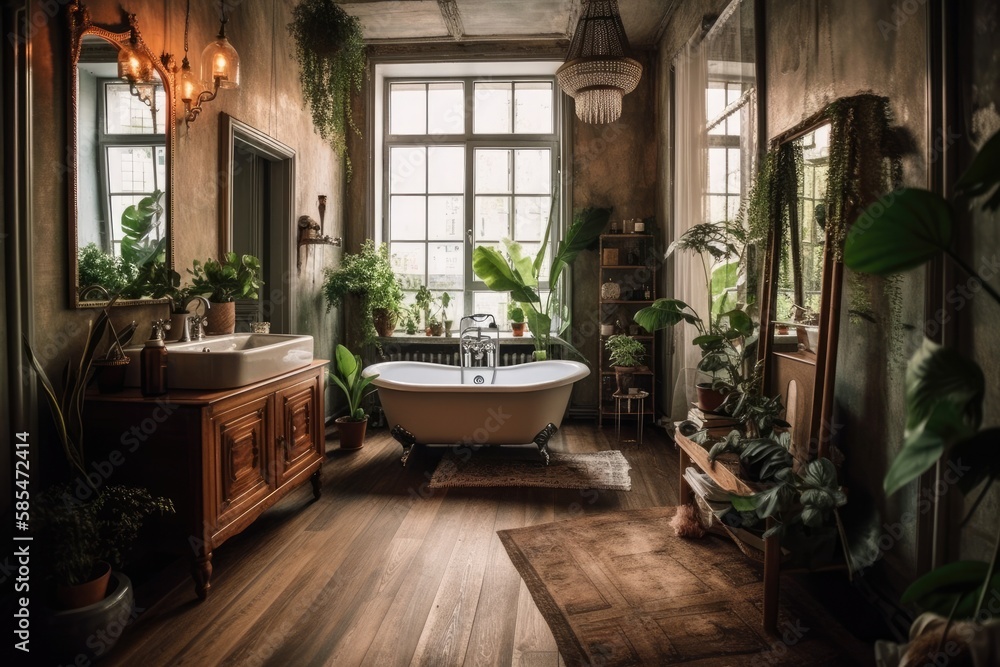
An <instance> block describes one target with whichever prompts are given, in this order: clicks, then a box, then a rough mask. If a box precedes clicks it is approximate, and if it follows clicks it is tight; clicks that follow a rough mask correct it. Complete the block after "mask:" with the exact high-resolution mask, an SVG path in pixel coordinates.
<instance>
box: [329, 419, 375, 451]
mask: <svg viewBox="0 0 1000 667" xmlns="http://www.w3.org/2000/svg"><path fill="white" fill-rule="evenodd" d="M336 422H337V430H338V431H340V448H341V449H347V450H355V449H361V448H362V447H363V446H364V444H365V431H366V430H367V428H368V417H365V418H364V419H363V420H362V421H354V420H353V419H350V418H349V417H338V418H337V419H336Z"/></svg>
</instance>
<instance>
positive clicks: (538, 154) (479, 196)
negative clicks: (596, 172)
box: [382, 77, 560, 327]
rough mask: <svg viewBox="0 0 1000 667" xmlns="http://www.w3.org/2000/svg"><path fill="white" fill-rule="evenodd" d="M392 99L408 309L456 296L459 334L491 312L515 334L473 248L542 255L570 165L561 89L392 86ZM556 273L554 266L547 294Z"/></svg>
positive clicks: (397, 266) (397, 245)
mask: <svg viewBox="0 0 1000 667" xmlns="http://www.w3.org/2000/svg"><path fill="white" fill-rule="evenodd" d="M385 101H386V104H385V105H384V109H385V114H384V115H385V118H384V123H385V126H384V134H383V136H384V141H383V151H384V153H383V165H384V174H383V179H382V183H383V187H382V189H383V201H382V219H383V239H385V240H386V241H387V242H388V244H389V254H390V256H391V258H392V264H393V268H394V270H395V272H396V275H397V277H399V278H400V280H401V281H402V285H403V291H404V293H405V295H406V303H407V304H409V303H412V302H413V299H414V296H415V295H416V293H417V290H418V289H419V288H420V287H421V286H426V287H427V288H428V289H429V290H430V291H431V292H432V294H434V295H435V296H437V297H440V296H441V295H442V294H444V293H447V294H448V296H449V297H450V302H451V303H450V305H449V307H448V316H449V319H453V320H455V323H456V325H457V323H458V320H459V318H460V317H461V316H462V315H463V314H472V313H492V314H493V315H495V316H496V318H497V322H498V324H500V325H501V327H506V325H507V323H506V319H507V318H506V312H507V299H508V295H507V294H498V293H496V292H492V291H490V290H489V289H487V288H486V286H485V284H483V283H482V281H480V280H478V279H477V278H476V276H475V274H474V273H473V271H472V250H473V249H474V248H475V247H476V246H478V245H487V246H493V247H496V248H497V249H499V250H500V251H501V252H503V250H504V248H503V240H504V239H511V240H513V241H516V242H518V243H520V244H521V246H522V247H523V248H524V250H525V251H526V252H528V253H530V254H532V255H534V254H535V253H537V251H538V249H539V248H540V247H541V245H542V236H543V234H544V233H545V231H546V229H549V228H550V226H549V225H548V220H549V216H550V214H551V212H552V209H553V206H554V204H553V188H554V185H555V184H556V183H557V181H558V165H559V156H560V148H559V147H560V142H559V114H558V109H557V106H558V94H557V88H556V85H555V80H554V79H553V78H552V77H511V78H502V77H490V78H488V79H483V78H476V77H464V78H447V79H433V80H417V79H392V78H388V79H386V81H385ZM550 234H551V235H552V236H553V237H555V236H556V235H557V234H558V225H557V224H553V225H551V229H550ZM550 240H553V239H550ZM551 247H552V243H550V244H549V245H548V248H547V255H548V256H549V257H550V256H551ZM547 273H548V261H546V263H545V268H544V270H543V271H542V276H541V277H542V284H541V285H540V287H541V290H542V292H543V293H544V292H545V291H546V290H547V287H548V285H547V282H546V281H547V277H548V276H547Z"/></svg>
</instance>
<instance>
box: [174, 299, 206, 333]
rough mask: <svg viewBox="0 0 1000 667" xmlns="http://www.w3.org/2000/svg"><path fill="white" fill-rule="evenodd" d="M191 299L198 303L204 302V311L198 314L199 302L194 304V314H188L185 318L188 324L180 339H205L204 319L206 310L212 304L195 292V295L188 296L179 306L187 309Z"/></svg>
mask: <svg viewBox="0 0 1000 667" xmlns="http://www.w3.org/2000/svg"><path fill="white" fill-rule="evenodd" d="M192 301H199V302H200V303H203V304H205V312H204V313H203V314H200V315H199V314H198V305H200V304H198V305H195V307H194V315H189V316H188V318H187V320H185V322H186V323H187V324H188V326H187V327H185V331H184V332H183V334H182V335H181V340H182V341H189V340H204V339H205V321H206V320H207V319H208V311H209V309H211V307H212V304H211V303H209V301H208V299H206V298H205V297H203V296H201V295H200V294H195V295H192V296H189V297H188V298H187V299H185V301H184V303H182V304H181V307H182V308H183V309H184V310H187V308H188V305H189V304H190V303H191V302H192Z"/></svg>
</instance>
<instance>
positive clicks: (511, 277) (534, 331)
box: [472, 195, 611, 359]
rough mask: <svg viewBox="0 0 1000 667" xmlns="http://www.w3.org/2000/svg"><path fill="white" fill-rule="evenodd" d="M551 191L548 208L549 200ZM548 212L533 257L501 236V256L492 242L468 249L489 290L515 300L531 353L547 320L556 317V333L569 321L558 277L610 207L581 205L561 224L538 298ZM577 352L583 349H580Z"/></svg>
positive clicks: (590, 240) (548, 326) (542, 339)
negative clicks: (545, 282)
mask: <svg viewBox="0 0 1000 667" xmlns="http://www.w3.org/2000/svg"><path fill="white" fill-rule="evenodd" d="M555 199H556V198H555V195H553V197H552V208H554V204H555ZM554 217H555V216H554V215H549V221H548V224H547V225H546V227H545V233H544V234H543V235H542V244H541V247H540V248H539V249H538V253H537V254H536V255H535V257H534V258H531V257H528V256H527V255H525V254H524V251H523V249H522V247H521V245H520V244H519V243H515V242H513V241H511V240H510V239H504V241H503V243H504V249H505V250H506V256H504V255H501V254H500V253H499V252H497V251H496V250H495V249H493V248H489V247H486V246H478V247H477V248H476V249H475V250H473V251H472V270H473V272H475V274H476V276H477V277H478V278H479V279H480V280H482V281H483V282H484V283H486V286H487V287H488V288H490V289H491V290H493V291H494V292H508V293H509V294H510V300H511V301H516V302H518V303H519V304H520V306H521V308H522V309H524V315H525V319H526V320H527V321H528V328H529V329H530V330H531V335H532V338H533V340H534V344H535V352H536V355H535V358H536V359H537V358H539V356H540V355H546V356H547V354H548V349H549V344H550V340H551V332H552V321H553V319H555V318H556V317H561V319H562V326H561V327H560V330H559V333H562V332H563V331H565V329H566V328H567V327H568V326H569V317H568V311H564V310H563V309H562V308H561V307H560V304H559V296H558V284H559V277H560V276H561V275H562V273H563V271H564V270H565V269H566V268H567V267H569V266H570V265H571V264H572V263H573V261H574V260H575V259H576V257H577V255H579V254H580V252H582V251H583V250H585V249H587V248H590V247H592V246H593V245H594V244H595V243H596V242H597V239H598V238H599V237H600V235H601V232H602V231H604V228H605V227H606V226H607V224H608V218H610V217H611V209H607V208H587V209H584V210H582V211H580V212H579V213H577V214H576V215H575V216H574V217H573V224H571V225H570V227H569V229H568V230H566V234H565V235H564V236H563V240H562V241H560V243H559V247H558V249H557V250H556V253H555V255H553V257H552V267H551V269H550V271H549V295H548V298H546V299H545V300H544V301H543V300H542V298H541V296H540V295H539V294H538V283H539V276H540V275H541V271H542V264H543V262H544V261H545V254H546V249H547V247H548V242H549V237H550V236H551V227H552V219H553V218H554ZM580 356H581V357H582V356H583V355H580Z"/></svg>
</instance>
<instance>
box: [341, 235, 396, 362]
mask: <svg viewBox="0 0 1000 667" xmlns="http://www.w3.org/2000/svg"><path fill="white" fill-rule="evenodd" d="M323 296H324V298H325V299H326V310H327V312H329V311H330V309H331V308H333V307H335V306H337V307H339V306H342V305H344V301H345V299H346V298H347V297H354V298H356V299H357V304H358V308H359V310H360V311H361V312H360V313H358V314H357V315H355V314H353V313H352V314H351V320H352V321H353V322H354V326H355V330H354V333H355V334H356V335H357V336H358V338H359V343H360V344H361V345H367V344H369V343H373V342H375V341H376V339H377V338H378V336H391V335H392V332H393V329H395V327H396V322H397V321H398V314H399V311H400V304H401V303H402V301H403V290H402V288H401V287H400V286H399V280H397V278H396V274H395V272H394V271H393V270H392V262H391V261H390V260H389V246H387V245H386V244H385V243H383V244H381V245H379V246H378V247H376V246H375V242H374V241H372V240H371V239H367V240H366V241H365V242H364V243H363V244H362V245H361V250H360V251H359V252H357V253H350V254H345V255H344V258H343V260H341V263H340V266H339V267H337V268H335V269H334V268H332V267H328V268H327V269H326V270H325V271H324V280H323Z"/></svg>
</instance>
